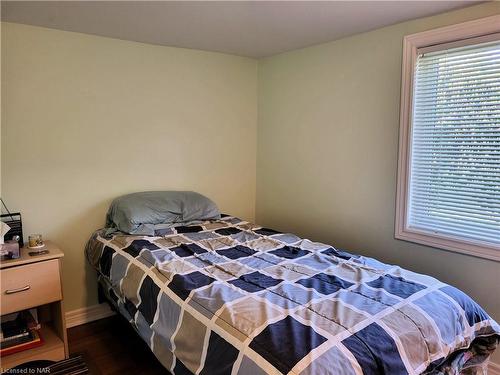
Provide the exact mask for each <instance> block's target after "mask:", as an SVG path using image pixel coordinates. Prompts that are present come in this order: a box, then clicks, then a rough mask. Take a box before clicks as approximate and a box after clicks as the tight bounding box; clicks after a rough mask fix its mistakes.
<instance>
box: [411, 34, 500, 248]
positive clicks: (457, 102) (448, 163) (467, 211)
mask: <svg viewBox="0 0 500 375" xmlns="http://www.w3.org/2000/svg"><path fill="white" fill-rule="evenodd" d="M411 142H412V144H411V169H410V189H409V210H408V225H409V226H410V227H413V228H417V229H421V230H425V231H428V232H432V233H438V234H445V235H453V236H455V237H462V238H465V239H469V240H479V241H486V242H489V243H494V244H500V42H499V41H495V42H489V43H482V44H479V45H469V46H465V47H459V48H452V49H448V50H443V51H435V52H431V53H425V54H423V55H419V56H418V58H417V65H416V70H415V80H414V92H413V114H412V139H411Z"/></svg>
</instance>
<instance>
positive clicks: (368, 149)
mask: <svg viewBox="0 0 500 375" xmlns="http://www.w3.org/2000/svg"><path fill="white" fill-rule="evenodd" d="M498 13H500V3H490V4H486V5H479V6H475V7H473V8H469V9H465V10H461V11H457V12H452V13H448V14H444V15H440V16H436V17H431V18H425V19H420V20H415V21H411V22H405V23H402V24H398V25H395V26H391V27H386V28H383V29H379V30H376V31H372V32H368V33H364V34H359V35H356V36H353V37H349V38H345V39H342V40H338V41H335V42H332V43H327V44H322V45H318V46H315V47H310V48H306V49H302V50H297V51H293V52H289V53H284V54H280V55H277V56H274V57H271V58H268V59H265V60H263V61H261V62H260V63H259V128H258V141H257V143H258V150H257V157H258V161H257V210H256V212H257V221H258V222H259V223H261V224H263V225H268V226H271V227H276V228H278V229H281V230H284V231H291V232H296V233H300V234H302V235H304V236H307V237H309V238H313V239H317V240H321V241H325V242H329V243H332V244H334V245H337V246H338V247H340V248H344V249H348V250H352V251H354V252H358V253H361V254H364V255H367V256H372V257H377V258H378V259H380V260H382V261H385V262H388V263H397V264H400V265H401V266H403V267H405V268H408V269H411V270H414V271H417V272H422V273H426V274H430V275H432V276H435V277H438V278H439V279H441V280H443V281H445V282H447V283H450V284H452V285H455V286H457V287H459V288H461V289H463V290H464V291H466V292H468V293H469V294H470V295H471V296H472V297H473V298H475V299H476V300H477V301H478V302H480V303H481V305H483V306H484V307H485V308H486V310H487V311H488V312H489V313H490V314H491V315H492V316H493V317H494V318H496V319H497V320H499V321H500V298H499V297H498V296H499V293H500V291H499V278H500V263H498V262H494V261H489V260H485V259H480V258H474V257H470V256H466V255H461V254H457V253H452V252H447V251H442V250H437V249H434V248H430V247H425V246H419V245H416V244H412V243H409V242H404V241H398V240H395V239H394V213H395V194H396V169H397V150H398V128H399V98H400V95H399V94H400V93H399V92H400V79H401V56H402V38H403V36H404V35H407V34H412V33H415V32H419V31H422V30H428V29H431V28H436V27H440V26H444V25H448V24H452V23H459V22H462V21H466V20H471V19H476V18H481V17H485V16H488V15H493V14H498ZM496 361H497V362H500V354H497V357H496Z"/></svg>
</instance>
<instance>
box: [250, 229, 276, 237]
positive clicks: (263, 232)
mask: <svg viewBox="0 0 500 375" xmlns="http://www.w3.org/2000/svg"><path fill="white" fill-rule="evenodd" d="M254 232H255V233H258V234H261V235H263V236H272V235H273V234H278V233H281V232H278V231H277V230H274V229H269V228H260V229H257V230H254Z"/></svg>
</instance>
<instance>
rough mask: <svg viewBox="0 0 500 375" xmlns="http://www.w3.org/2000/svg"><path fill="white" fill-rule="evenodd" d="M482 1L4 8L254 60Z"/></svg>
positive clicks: (19, 17)
mask: <svg viewBox="0 0 500 375" xmlns="http://www.w3.org/2000/svg"><path fill="white" fill-rule="evenodd" d="M474 3H477V1H438V0H436V1H238V2H237V1H230V2H224V1H2V20H3V21H8V22H18V23H24V24H30V25H37V26H44V27H50V28H54V29H61V30H68V31H77V32H81V33H87V34H95V35H102V36H107V37H112V38H118V39H126V40H134V41H138V42H144V43H152V44H160V45H166V46H176V47H185V48H195V49H202V50H208V51H217V52H225V53H230V54H235V55H241V56H249V57H255V58H259V57H265V56H270V55H274V54H276V53H280V52H284V51H288V50H292V49H297V48H301V47H306V46H310V45H314V44H319V43H323V42H327V41H331V40H335V39H339V38H342V37H345V36H348V35H352V34H356V33H360V32H364V31H368V30H373V29H376V28H379V27H383V26H387V25H391V24H395V23H398V22H402V21H406V20H409V19H414V18H419V17H425V16H429V15H433V14H437V13H442V12H445V11H449V10H452V9H457V8H462V7H465V6H469V5H473V4H474Z"/></svg>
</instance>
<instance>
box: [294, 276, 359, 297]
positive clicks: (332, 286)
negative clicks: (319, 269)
mask: <svg viewBox="0 0 500 375" xmlns="http://www.w3.org/2000/svg"><path fill="white" fill-rule="evenodd" d="M297 283H298V284H300V285H304V286H305V287H306V288H314V289H316V290H317V291H318V292H320V293H321V294H332V293H335V292H336V291H337V290H339V289H347V288H349V287H350V286H351V285H354V284H353V283H350V282H349V281H345V280H343V279H341V278H340V277H337V276H333V275H327V274H325V273H318V274H317V275H314V276H313V277H310V278H308V279H301V280H298V281H297Z"/></svg>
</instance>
